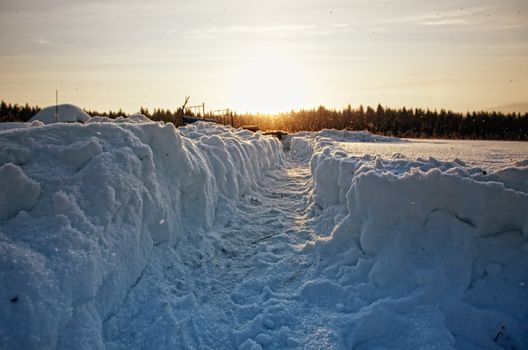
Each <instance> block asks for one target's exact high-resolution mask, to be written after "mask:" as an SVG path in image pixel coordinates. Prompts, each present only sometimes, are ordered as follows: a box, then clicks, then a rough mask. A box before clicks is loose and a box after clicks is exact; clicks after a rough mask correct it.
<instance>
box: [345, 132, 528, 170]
mask: <svg viewBox="0 0 528 350" xmlns="http://www.w3.org/2000/svg"><path fill="white" fill-rule="evenodd" d="M405 141H406V142H399V143H393V142H391V143H385V142H379V143H372V142H340V143H339V144H338V147H339V148H341V149H343V150H345V151H346V152H347V153H349V154H351V155H364V154H371V155H380V156H381V157H382V158H384V159H391V158H395V157H399V158H407V159H416V158H427V157H433V158H436V159H438V160H443V161H452V160H454V159H461V160H463V161H464V162H465V163H466V164H468V165H473V166H478V167H482V168H483V169H486V170H497V169H499V168H502V167H504V166H507V165H511V164H512V163H515V162H517V161H522V160H524V159H527V158H528V142H517V141H467V140H419V139H407V140H405Z"/></svg>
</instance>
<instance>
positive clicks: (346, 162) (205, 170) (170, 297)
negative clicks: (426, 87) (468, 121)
mask: <svg viewBox="0 0 528 350" xmlns="http://www.w3.org/2000/svg"><path fill="white" fill-rule="evenodd" d="M413 142H414V141H412V140H411V141H408V140H407V141H406V140H399V139H394V138H386V137H382V136H377V135H372V134H369V133H367V132H349V131H335V130H324V131H321V132H319V133H298V134H294V135H292V136H290V137H288V139H287V140H286V143H287V144H289V148H288V147H285V149H286V150H288V149H289V151H288V152H286V153H285V152H283V145H281V143H280V142H279V141H278V140H277V139H274V138H272V137H267V136H263V135H262V134H261V133H252V132H250V131H247V130H242V129H232V128H230V127H226V126H222V125H217V124H212V123H203V122H199V123H195V124H191V125H188V126H186V127H183V128H179V129H176V128H175V127H174V126H173V125H172V124H163V123H154V122H151V121H149V120H148V118H146V117H142V116H136V117H134V118H131V117H129V118H121V119H119V120H109V119H105V118H102V117H95V118H92V119H91V120H89V121H88V122H87V123H86V124H84V125H83V124H65V123H58V124H52V125H42V124H40V125H33V126H32V127H29V124H27V125H18V126H17V127H14V128H5V129H3V131H0V181H1V182H2V184H7V186H3V187H1V188H0V285H2V288H1V289H0V298H1V299H0V300H1V302H0V305H1V307H0V348H24V349H37V348H38V349H47V348H57V349H72V348H75V349H103V348H106V349H124V348H126V349H143V348H152V349H179V348H201V349H202V348H203V349H277V348H308V349H320V348H337V349H349V348H354V349H373V348H380V349H381V348H395V349H409V348H431V349H453V348H456V349H501V348H509V349H512V348H516V349H522V348H524V347H526V346H527V345H528V316H527V315H528V304H527V303H526V300H527V298H528V289H527V287H526V284H527V283H528V269H527V267H528V160H522V159H520V158H519V159H516V161H515V162H512V163H511V164H509V165H504V167H501V168H499V167H497V168H493V169H490V168H487V167H486V168H483V167H481V166H480V164H475V163H473V162H468V161H467V159H464V155H463V154H457V157H459V158H455V157H453V158H452V159H441V160H440V159H437V158H433V157H432V156H433V154H431V153H430V154H422V155H421V158H419V157H407V156H404V155H403V154H402V152H401V148H402V147H407V146H406V145H408V144H412V143H413ZM361 145H365V147H371V146H372V147H378V145H379V147H387V149H389V148H390V147H392V151H390V152H389V151H387V152H389V153H382V154H381V155H380V153H379V152H370V151H365V152H362V151H361V150H360V151H357V150H358V149H361ZM374 145H375V146H374ZM352 149H354V151H353V152H352V151H351V150H352ZM378 150H379V148H378ZM387 154H388V156H387ZM484 169H488V170H489V171H487V172H484Z"/></svg>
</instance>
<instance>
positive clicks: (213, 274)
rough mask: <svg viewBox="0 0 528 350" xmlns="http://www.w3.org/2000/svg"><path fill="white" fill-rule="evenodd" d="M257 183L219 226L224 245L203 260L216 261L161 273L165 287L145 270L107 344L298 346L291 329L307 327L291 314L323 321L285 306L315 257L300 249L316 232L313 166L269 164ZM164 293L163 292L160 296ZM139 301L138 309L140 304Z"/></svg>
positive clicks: (111, 324)
mask: <svg viewBox="0 0 528 350" xmlns="http://www.w3.org/2000/svg"><path fill="white" fill-rule="evenodd" d="M258 188H259V190H258V191H255V192H253V193H251V194H247V195H245V196H244V197H243V199H242V200H241V202H240V204H239V207H238V212H237V213H236V215H234V216H233V218H232V220H231V221H230V222H229V223H227V226H226V227H224V228H221V229H219V230H218V231H217V232H216V233H217V234H218V236H220V237H222V244H221V245H220V246H217V247H215V250H214V254H213V255H214V256H211V257H210V260H209V262H206V261H205V260H207V259H206V258H204V264H207V263H211V262H213V261H214V263H213V264H214V266H212V267H206V266H203V265H200V264H196V263H189V264H188V265H187V267H188V269H187V271H184V272H182V273H183V275H184V276H185V277H182V275H181V274H177V275H174V274H171V273H167V274H166V275H165V276H164V278H162V279H161V281H162V283H163V286H160V285H159V282H160V280H159V279H158V278H157V277H152V278H153V279H152V280H150V278H149V277H150V276H149V272H148V271H147V273H146V274H144V276H143V278H142V279H141V280H140V281H139V283H138V284H137V285H136V286H135V288H133V289H132V291H131V293H130V295H129V296H128V298H127V301H126V302H125V304H124V305H123V307H122V308H121V311H120V313H118V314H117V315H115V316H114V317H113V318H111V319H109V320H108V321H107V322H106V324H105V329H107V330H111V329H123V330H125V331H126V334H122V333H118V334H113V335H111V334H110V333H111V332H110V331H108V332H107V333H108V336H107V339H106V342H107V343H106V344H107V346H109V347H111V345H112V344H115V345H116V348H122V347H126V348H141V347H145V346H149V347H152V348H170V347H171V346H176V347H182V348H185V347H188V348H214V349H230V348H238V347H241V348H248V349H250V348H252V346H255V347H256V346H257V343H260V345H261V346H271V347H276V346H280V347H282V348H284V347H296V346H299V345H300V344H301V343H300V342H299V340H297V339H296V334H295V332H294V331H297V332H302V333H304V332H305V331H306V329H305V327H307V326H308V325H304V326H303V327H304V328H301V329H296V330H292V329H291V328H290V327H292V326H293V325H294V322H292V321H293V319H295V318H296V319H297V322H299V321H300V322H301V324H302V323H304V322H308V321H309V322H310V323H314V324H316V323H324V320H322V319H319V320H317V319H312V320H301V319H299V318H298V317H295V315H294V314H291V313H290V311H288V310H287V309H286V306H287V304H286V303H287V300H288V299H292V298H293V299H294V298H295V296H296V293H297V291H298V290H299V288H300V286H301V285H302V284H303V283H304V282H305V278H304V275H305V274H306V273H307V271H308V270H309V269H310V267H311V266H312V263H313V262H312V257H311V256H309V255H306V254H303V253H302V251H301V249H302V247H303V246H304V245H305V244H306V242H307V241H311V240H313V239H314V236H315V235H317V234H316V233H315V232H314V231H313V230H312V229H311V226H310V222H311V221H310V220H309V216H310V214H309V213H308V211H307V205H308V203H309V201H308V193H309V191H310V189H311V174H310V170H309V168H308V167H306V166H302V165H300V164H297V163H289V164H288V165H286V166H284V167H281V168H277V169H274V170H272V171H271V172H270V173H269V174H268V175H267V176H265V177H264V178H263V179H262V180H261V181H260V182H259V186H258ZM169 267H170V265H169ZM169 267H167V269H168V270H170V268H169ZM158 277H159V276H158ZM193 279H196V280H198V283H197V284H196V285H194V286H192V287H185V281H186V280H187V281H192V280H193ZM160 293H161V294H164V295H165V297H164V298H159V294H160ZM186 293H189V294H186ZM149 295H150V297H149ZM153 295H155V296H156V297H153ZM182 295H184V296H182ZM137 298H141V300H138V299H137ZM157 299H160V300H157ZM138 301H140V302H138ZM153 302H156V304H155V305H153ZM137 305H141V308H140V309H137V310H136V309H134V307H136V306H137ZM131 308H132V309H134V310H131ZM307 308H308V309H311V306H310V305H307ZM147 315H151V317H148V316H147ZM145 316H147V317H145ZM297 316H299V315H297ZM125 325H126V326H125ZM286 325H288V326H286ZM320 332H321V330H319V333H320ZM313 335H314V336H316V333H314V334H313ZM321 340H324V337H322V338H320V339H317V341H315V342H313V345H314V347H318V346H320V345H324V344H321V343H320V341H321ZM123 341H125V343H123ZM128 341H129V342H130V343H126V342H128ZM324 341H325V342H326V340H324ZM327 345H328V344H327ZM334 345H335V344H334Z"/></svg>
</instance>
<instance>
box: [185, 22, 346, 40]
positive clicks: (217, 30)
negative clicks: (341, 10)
mask: <svg viewBox="0 0 528 350" xmlns="http://www.w3.org/2000/svg"><path fill="white" fill-rule="evenodd" d="M347 27H348V24H346V23H337V24H330V25H325V26H317V25H307V24H288V25H276V26H244V25H240V26H229V27H211V28H205V29H194V30H188V31H186V32H185V33H186V34H190V35H193V36H196V37H202V38H216V37H220V36H227V35H244V34H269V35H274V36H288V35H293V34H298V33H302V34H309V35H310V34H311V35H317V34H330V33H336V32H339V31H343V30H345V29H346V28H347Z"/></svg>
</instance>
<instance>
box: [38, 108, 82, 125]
mask: <svg viewBox="0 0 528 350" xmlns="http://www.w3.org/2000/svg"><path fill="white" fill-rule="evenodd" d="M56 108H57V107H56V106H49V107H46V108H44V109H42V110H41V111H40V112H38V113H37V114H35V116H34V117H33V118H31V119H30V120H29V121H30V122H33V121H36V120H39V121H41V122H43V123H44V124H52V123H73V122H80V123H85V122H87V121H88V120H89V119H90V116H89V115H88V114H87V113H86V112H85V111H83V110H82V109H80V108H79V107H77V106H74V105H71V104H61V105H58V119H57V116H56V115H55V114H56V110H57V109H56Z"/></svg>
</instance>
